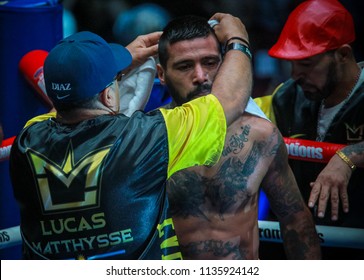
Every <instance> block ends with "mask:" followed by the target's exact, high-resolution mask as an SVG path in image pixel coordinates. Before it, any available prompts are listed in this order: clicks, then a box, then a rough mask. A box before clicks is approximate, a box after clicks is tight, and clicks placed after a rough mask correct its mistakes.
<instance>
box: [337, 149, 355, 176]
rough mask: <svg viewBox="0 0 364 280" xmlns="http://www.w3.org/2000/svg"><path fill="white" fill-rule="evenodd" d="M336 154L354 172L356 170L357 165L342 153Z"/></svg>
mask: <svg viewBox="0 0 364 280" xmlns="http://www.w3.org/2000/svg"><path fill="white" fill-rule="evenodd" d="M336 154H337V155H338V156H339V157H340V158H341V159H342V160H343V161H344V162H345V163H346V164H347V165H348V166H349V167H350V169H351V170H352V171H354V170H355V169H356V165H355V164H354V163H353V162H352V161H351V160H350V158H348V157H347V156H346V155H345V154H344V153H343V152H342V151H336Z"/></svg>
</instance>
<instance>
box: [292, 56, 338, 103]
mask: <svg viewBox="0 0 364 280" xmlns="http://www.w3.org/2000/svg"><path fill="white" fill-rule="evenodd" d="M297 84H298V85H300V86H301V87H302V88H307V87H310V88H312V89H313V91H304V95H305V97H306V98H307V99H309V100H311V101H322V100H325V99H326V98H327V97H329V96H330V95H331V94H332V93H333V91H334V88H335V87H336V85H337V71H336V64H335V62H334V61H333V62H331V63H330V65H329V69H328V73H327V79H326V83H325V85H324V86H323V88H322V89H321V90H320V89H318V88H317V87H316V86H314V85H310V84H305V82H304V81H303V80H302V79H299V80H297Z"/></svg>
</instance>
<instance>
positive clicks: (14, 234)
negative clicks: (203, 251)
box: [0, 220, 364, 250]
mask: <svg viewBox="0 0 364 280" xmlns="http://www.w3.org/2000/svg"><path fill="white" fill-rule="evenodd" d="M258 226H259V239H260V241H268V242H276V243H281V242H282V237H281V232H280V229H279V223H278V222H274V221H260V220H259V221H258ZM316 231H317V233H318V235H319V238H320V241H321V246H325V247H342V248H355V249H364V229H360V228H347V227H331V226H321V225H316ZM21 243H22V237H21V234H20V227H19V226H15V227H11V228H7V229H3V230H0V250H1V249H5V248H9V247H13V246H17V245H20V244H21Z"/></svg>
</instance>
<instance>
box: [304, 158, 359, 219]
mask: <svg viewBox="0 0 364 280" xmlns="http://www.w3.org/2000/svg"><path fill="white" fill-rule="evenodd" d="M351 173H352V170H351V169H350V167H349V166H348V165H347V164H346V163H345V162H344V161H343V160H342V159H341V158H340V157H339V156H338V155H335V156H333V157H332V158H331V160H330V161H329V163H328V164H327V166H326V167H325V168H324V170H322V171H321V173H320V174H319V175H318V177H317V179H316V181H315V182H312V183H311V184H310V185H311V187H312V190H311V194H310V198H309V201H308V206H309V207H310V208H313V207H314V206H315V204H316V203H318V209H317V216H318V217H319V218H323V217H324V216H325V213H326V208H327V204H328V201H330V202H331V220H333V221H336V220H337V219H338V217H339V204H340V202H341V205H342V209H343V211H344V213H347V212H349V199H348V192H347V188H348V184H349V180H350V177H351Z"/></svg>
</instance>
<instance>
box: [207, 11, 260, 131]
mask: <svg viewBox="0 0 364 280" xmlns="http://www.w3.org/2000/svg"><path fill="white" fill-rule="evenodd" d="M212 19H215V20H217V21H219V24H217V25H215V26H214V27H213V28H214V30H215V33H216V36H217V38H218V39H219V41H220V43H221V44H222V46H223V50H224V51H225V50H226V48H225V45H226V42H228V45H230V44H231V43H238V44H237V45H236V46H239V44H240V45H243V47H242V48H241V49H240V50H236V49H231V50H227V51H226V53H225V56H224V60H223V63H222V64H221V66H220V69H219V71H218V74H217V76H216V78H215V80H214V83H213V86H212V90H211V92H212V94H214V95H215V96H216V97H217V98H218V99H219V101H220V103H221V104H222V107H223V108H224V111H225V116H226V121H227V125H230V124H231V123H232V122H233V121H234V120H235V119H236V118H237V117H239V116H240V115H241V114H242V113H243V112H244V110H245V107H246V104H247V102H248V99H249V97H250V95H251V90H252V78H253V77H252V64H251V59H250V57H249V54H247V53H246V52H249V49H245V48H244V46H245V47H249V46H248V42H249V37H248V33H247V31H246V29H245V26H244V24H243V23H242V22H241V21H240V19H239V18H237V17H234V16H232V15H230V14H222V13H217V14H215V15H213V16H212V17H211V20H212ZM232 38H241V39H232ZM244 41H246V42H244ZM244 50H245V51H244Z"/></svg>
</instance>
